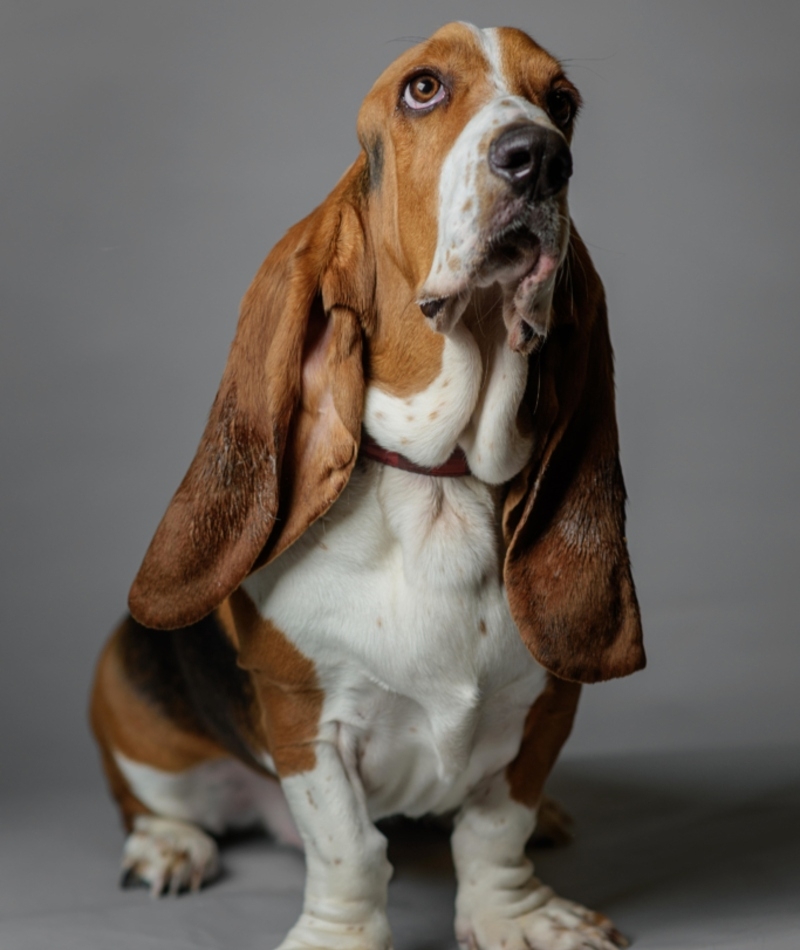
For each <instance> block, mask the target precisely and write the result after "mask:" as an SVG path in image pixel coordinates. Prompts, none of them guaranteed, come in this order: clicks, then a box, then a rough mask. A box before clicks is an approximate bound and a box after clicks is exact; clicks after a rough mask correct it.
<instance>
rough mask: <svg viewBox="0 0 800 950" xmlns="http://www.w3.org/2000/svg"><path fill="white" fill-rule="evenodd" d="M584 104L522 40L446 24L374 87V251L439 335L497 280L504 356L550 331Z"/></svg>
mask: <svg viewBox="0 0 800 950" xmlns="http://www.w3.org/2000/svg"><path fill="white" fill-rule="evenodd" d="M579 103H580V98H579V95H578V92H577V90H576V89H575V87H574V86H573V85H572V84H571V83H570V82H569V80H568V79H567V78H566V77H565V76H564V73H563V71H562V69H561V66H560V64H559V63H558V62H557V61H556V60H555V59H554V58H553V57H552V56H550V55H549V54H548V53H547V52H545V50H543V49H542V48H541V47H540V46H538V45H537V44H536V43H535V42H534V41H533V40H531V39H530V38H529V37H528V36H526V35H525V34H524V33H521V32H519V31H517V30H513V29H506V28H503V29H490V30H479V29H477V28H475V27H472V26H470V25H468V24H461V23H456V24H450V25H448V26H446V27H444V28H443V29H441V30H439V31H438V32H437V33H435V34H434V35H433V37H431V39H430V40H428V41H427V42H425V43H422V44H420V45H419V46H416V47H414V48H413V49H411V50H409V51H408V52H407V53H405V54H404V55H403V56H401V57H400V58H399V59H398V60H396V61H395V62H394V63H393V64H392V65H391V66H390V67H389V68H388V69H387V70H386V71H385V72H384V73H383V75H382V76H381V77H380V78H379V79H378V81H377V82H376V83H375V85H374V87H373V88H372V90H371V92H370V93H369V95H368V96H367V98H366V99H365V101H364V104H363V106H362V108H361V112H360V115H359V123H358V131H359V138H360V139H361V142H362V144H363V146H364V149H365V151H366V154H367V159H368V176H369V177H368V188H369V207H370V222H371V224H372V227H371V230H372V239H373V241H374V242H375V245H376V247H375V249H376V256H378V257H382V256H388V257H389V258H390V259H391V260H392V261H393V262H394V263H395V264H396V266H397V268H398V269H399V271H401V272H402V275H403V278H404V279H405V281H406V283H407V284H409V285H410V286H411V288H412V290H413V293H414V295H415V299H416V303H417V304H419V306H420V307H421V309H422V311H423V313H424V314H425V315H426V317H428V318H429V320H430V322H431V325H432V327H433V328H434V329H435V330H438V331H440V332H443V333H447V332H448V331H449V330H450V329H451V328H452V327H453V325H454V324H455V323H456V322H457V321H458V319H459V318H460V317H461V315H462V313H463V312H464V309H465V308H466V306H467V304H468V302H469V300H470V298H471V296H472V294H473V291H474V290H475V289H476V288H478V287H484V286H488V285H491V284H496V285H498V286H499V288H500V290H501V292H502V299H503V308H502V310H503V317H504V320H505V323H506V327H507V329H508V337H509V344H510V345H511V347H512V349H514V350H518V351H522V352H528V351H529V350H530V349H532V348H533V347H534V346H535V344H536V342H537V340H538V339H540V338H541V337H543V336H544V335H545V334H546V332H547V329H548V326H549V321H550V313H551V306H552V297H553V289H554V285H555V277H556V272H557V270H558V266H559V265H560V263H561V262H562V260H563V258H564V255H565V253H566V248H567V243H568V240H569V218H568V214H567V207H566V192H567V182H568V179H569V177H570V175H571V172H572V159H571V155H570V150H569V142H570V138H571V134H572V126H573V122H574V118H575V115H576V113H577V110H578V107H579Z"/></svg>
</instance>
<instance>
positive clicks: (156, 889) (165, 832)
mask: <svg viewBox="0 0 800 950" xmlns="http://www.w3.org/2000/svg"><path fill="white" fill-rule="evenodd" d="M218 873H219V855H218V852H217V845H216V842H215V841H214V840H213V839H212V838H210V837H209V836H208V835H207V834H206V833H205V832H204V831H201V830H200V829H199V828H198V827H196V826H195V825H190V824H187V823H186V822H183V821H176V820H173V819H171V818H154V817H152V816H150V815H139V816H138V817H137V818H136V820H135V821H134V825H133V831H132V833H131V834H130V835H128V839H127V840H126V842H125V847H124V849H123V851H122V877H121V880H120V884H121V885H122V887H128V886H129V885H131V884H137V883H139V884H145V885H147V887H149V888H150V894H151V895H152V896H153V897H161V896H162V895H163V894H179V893H181V891H187V890H188V891H199V890H200V888H201V887H202V886H203V884H205V883H206V882H207V881H210V880H211V879H212V878H214V877H216V876H217V874H218Z"/></svg>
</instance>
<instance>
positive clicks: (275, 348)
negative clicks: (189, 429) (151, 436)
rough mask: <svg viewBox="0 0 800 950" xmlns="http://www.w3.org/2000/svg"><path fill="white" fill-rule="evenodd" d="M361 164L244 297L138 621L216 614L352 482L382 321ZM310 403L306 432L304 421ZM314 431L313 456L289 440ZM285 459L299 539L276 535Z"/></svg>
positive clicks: (137, 602) (183, 620) (141, 592)
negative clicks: (308, 358) (367, 351)
mask: <svg viewBox="0 0 800 950" xmlns="http://www.w3.org/2000/svg"><path fill="white" fill-rule="evenodd" d="M363 167H364V157H363V156H362V157H361V159H360V160H359V161H358V162H356V163H355V164H354V165H353V166H352V167H351V168H350V170H349V172H348V173H347V174H346V175H345V176H344V178H343V179H342V181H340V183H339V185H338V186H337V187H336V189H334V191H333V192H332V194H331V195H330V197H329V198H328V200H327V201H326V202H325V203H324V204H323V205H321V206H320V207H319V208H318V209H317V210H316V211H315V212H313V213H312V214H311V215H309V217H308V218H306V219H305V220H304V221H301V222H300V223H299V224H297V225H295V226H294V227H293V228H292V229H291V230H290V231H289V232H288V234H287V235H286V236H285V237H284V238H283V239H282V240H281V241H279V242H278V244H277V245H276V247H275V248H274V249H273V251H272V252H271V253H270V255H269V256H268V257H267V259H266V261H265V262H264V264H263V265H262V267H261V269H260V270H259V272H258V274H257V275H256V277H255V279H254V280H253V283H252V285H251V286H250V289H249V290H248V292H247V294H246V295H245V298H244V301H243V303H242V312H241V317H240V319H239V325H238V327H237V330H236V337H235V339H234V341H233V345H232V346H231V352H230V356H229V358H228V363H227V366H226V368H225V373H224V375H223V378H222V383H221V384H220V388H219V392H218V393H217V398H216V400H215V402H214V406H213V407H212V410H211V415H210V418H209V421H208V425H207V426H206V430H205V432H204V434H203V438H202V440H201V443H200V447H199V448H198V450H197V454H196V456H195V458H194V460H193V462H192V464H191V465H190V467H189V471H188V472H187V474H186V477H185V478H184V480H183V482H182V483H181V485H180V487H179V488H178V491H177V492H176V493H175V496H174V497H173V499H172V501H171V503H170V505H169V507H168V509H167V512H166V514H165V515H164V518H163V519H162V521H161V524H160V525H159V527H158V529H157V530H156V533H155V537H154V538H153V540H152V542H151V544H150V547H149V549H148V551H147V553H146V555H145V558H144V561H143V563H142V566H141V568H140V570H139V573H138V575H137V577H136V580H135V581H134V583H133V586H132V588H131V593H130V597H129V605H130V609H131V613H132V614H133V615H134V617H136V618H137V619H138V620H139V621H140V622H141V623H143V624H144V625H145V626H148V627H155V628H160V629H174V628H177V627H184V626H189V625H190V624H192V623H195V622H196V621H197V620H199V619H200V618H201V617H203V616H205V615H206V614H208V613H209V612H210V611H211V610H212V609H213V608H214V607H216V606H217V605H218V604H219V603H221V602H222V600H224V598H225V597H226V596H227V595H228V594H229V593H230V592H231V591H232V590H233V589H235V588H236V587H237V586H238V585H239V584H240V583H241V581H242V580H243V579H244V577H245V576H246V575H247V573H248V572H249V571H250V570H251V569H252V567H253V565H254V563H255V562H256V560H257V558H258V556H259V554H260V552H261V551H262V549H263V548H264V546H265V544H266V543H267V541H268V540H271V544H272V549H273V552H275V553H277V552H278V551H280V550H282V549H283V548H285V547H286V546H288V544H290V543H291V541H292V540H294V538H295V537H297V536H298V535H299V534H300V533H301V532H302V531H303V530H304V529H305V527H306V526H307V525H308V523H310V521H312V520H313V519H314V518H316V517H318V516H319V515H320V514H321V513H322V512H323V511H324V510H325V508H326V507H328V506H330V505H331V504H332V503H333V501H334V500H335V499H336V497H337V496H338V493H339V492H340V491H341V490H342V488H343V487H344V485H345V483H346V482H347V478H348V476H349V472H350V470H351V469H352V466H353V465H354V464H355V459H356V453H357V448H358V439H359V435H360V418H361V412H362V403H363V391H364V388H363V371H362V363H361V332H362V328H363V329H364V330H366V331H369V330H371V328H372V325H373V322H374V320H373V314H372V309H373V303H372V296H371V294H372V277H373V273H374V267H373V265H372V264H371V261H370V258H369V249H368V246H367V243H366V240H365V235H364V231H363V228H362V226H361V218H360V213H361V212H360V208H359V203H360V201H361V200H362V196H361V190H360V179H361V176H362V174H363ZM315 308H316V309H315ZM320 308H321V311H322V314H323V316H322V323H323V324H324V322H325V320H327V319H330V320H331V321H332V325H333V333H332V335H331V336H330V344H331V345H330V346H329V347H328V348H326V350H325V352H324V353H322V354H316V351H315V352H314V355H315V356H316V355H319V356H320V360H319V362H320V367H321V368H320V373H319V374H318V375H321V376H322V377H324V380H323V383H322V384H321V385H320V380H319V379H315V380H314V381H313V385H312V387H311V390H312V391H308V389H307V388H306V382H307V381H306V380H305V379H304V368H303V361H304V356H305V355H307V354H308V352H309V349H308V346H307V345H306V334H307V332H309V331H310V333H311V336H312V339H313V335H314V333H316V332H317V331H318V329H319V323H320V321H319V320H318V319H314V318H312V312H313V313H317V312H318V311H319V310H320ZM311 349H312V350H314V345H313V343H312V345H311ZM323 395H327V396H330V397H331V398H332V406H333V411H331V412H328V413H326V414H325V415H324V417H323V416H321V415H320V414H319V413H317V412H316V408H317V406H318V404H319V401H320V398H322V396H323ZM301 404H302V408H301V409H300V414H301V415H303V412H305V421H304V420H303V419H299V420H298V418H297V413H298V407H299V406H300V405H301ZM309 420H313V421H314V424H309ZM309 428H310V429H311V430H313V433H312V441H313V443H314V444H315V445H316V447H317V451H315V452H311V453H309V452H308V446H307V445H306V444H305V442H304V444H302V445H299V446H298V445H297V444H294V443H293V442H292V438H293V436H292V433H293V432H294V433H295V434H297V433H299V438H300V439H302V440H305V441H307V440H308V438H309ZM295 441H296V439H295ZM285 456H288V457H289V459H290V468H291V479H290V480H288V481H289V484H290V485H291V486H293V487H294V488H295V489H296V488H297V486H302V488H301V491H302V494H301V496H300V499H299V503H298V504H293V505H292V512H293V519H294V520H293V522H292V525H291V531H289V533H288V535H287V530H286V528H287V526H286V522H285V519H284V518H283V517H281V519H280V523H279V531H278V535H276V537H274V538H271V534H272V531H273V526H274V525H275V521H276V516H278V514H279V506H281V493H282V492H285V490H286V485H287V480H286V479H284V480H281V470H282V467H283V465H284V459H285ZM306 463H307V464H306ZM304 502H306V503H307V504H305V505H304V504H303V503H304ZM282 508H283V510H284V511H285V509H286V504H285V503H284V504H283V506H282Z"/></svg>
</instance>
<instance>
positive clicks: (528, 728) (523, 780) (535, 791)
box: [506, 675, 581, 808]
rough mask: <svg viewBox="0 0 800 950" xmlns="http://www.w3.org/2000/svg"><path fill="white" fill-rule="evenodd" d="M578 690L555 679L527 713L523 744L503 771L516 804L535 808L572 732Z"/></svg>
mask: <svg viewBox="0 0 800 950" xmlns="http://www.w3.org/2000/svg"><path fill="white" fill-rule="evenodd" d="M580 693H581V687H580V684H578V683H569V682H566V681H565V680H560V679H558V678H557V677H555V676H552V675H551V676H549V677H548V678H547V685H546V686H545V688H544V690H543V691H542V692H541V693H540V694H539V696H538V697H537V698H536V701H535V702H534V704H533V705H532V706H531V708H530V710H529V711H528V715H527V717H526V719H525V727H524V730H523V734H522V742H521V744H520V748H519V752H518V753H517V755H516V757H515V759H514V760H513V762H511V764H510V765H509V766H508V767H507V768H506V778H507V779H508V785H509V793H510V795H511V797H512V798H513V799H514V801H515V802H519V803H520V804H521V805H527V807H528V808H535V807H536V806H537V805H538V804H539V801H540V800H541V797H542V790H543V789H544V783H545V781H546V780H547V776H548V775H549V774H550V770H551V769H552V767H553V765H554V764H555V761H556V759H557V758H558V753H559V752H560V751H561V747H562V746H563V745H564V743H565V742H566V741H567V739H568V737H569V734H570V732H571V731H572V723H573V720H574V719H575V712H576V710H577V708H578V699H579V698H580Z"/></svg>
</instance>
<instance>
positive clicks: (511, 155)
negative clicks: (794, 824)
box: [92, 24, 644, 950]
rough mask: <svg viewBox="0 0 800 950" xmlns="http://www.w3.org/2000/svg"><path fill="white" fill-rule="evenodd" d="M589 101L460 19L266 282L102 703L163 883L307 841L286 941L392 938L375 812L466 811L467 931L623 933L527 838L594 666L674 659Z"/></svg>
mask: <svg viewBox="0 0 800 950" xmlns="http://www.w3.org/2000/svg"><path fill="white" fill-rule="evenodd" d="M578 104H579V97H578V93H577V91H576V90H575V88H574V87H573V86H572V84H571V83H570V82H569V80H568V79H567V78H566V77H565V75H564V73H563V71H562V68H561V66H560V65H559V63H558V62H557V61H556V60H555V59H553V58H552V57H551V56H550V55H549V54H548V53H546V52H545V51H544V50H543V49H542V48H541V47H539V46H538V45H537V44H536V43H534V42H533V41H532V40H531V39H530V38H529V37H527V36H526V35H525V34H523V33H521V32H519V31H516V30H512V29H495V30H478V29H476V28H475V27H472V26H470V25H468V24H451V25H449V26H447V27H444V28H443V29H441V30H439V31H438V32H437V33H436V34H435V35H434V36H433V37H432V38H431V39H430V40H428V41H427V42H425V43H423V44H421V45H419V46H417V47H414V48H413V49H411V50H409V51H408V52H406V53H405V54H403V55H402V56H401V57H400V58H399V59H398V60H397V61H396V62H395V63H394V64H392V66H390V67H389V69H387V70H386V72H385V73H384V74H383V75H382V76H381V77H380V78H379V80H378V81H377V83H376V84H375V86H374V87H373V89H372V91H371V92H370V93H369V95H368V96H367V98H366V100H365V102H364V104H363V106H362V109H361V112H360V115H359V122H358V133H359V139H360V142H361V145H362V151H361V154H360V155H359V157H358V159H357V160H356V161H355V163H354V164H353V165H352V166H351V167H350V169H349V170H348V171H347V172H346V173H345V175H344V177H343V178H342V179H341V181H340V182H339V184H338V185H337V186H336V188H335V189H334V191H333V192H332V193H331V195H330V196H329V198H328V199H327V200H326V201H325V202H324V203H323V204H322V205H321V206H320V207H319V208H317V209H316V211H314V212H313V213H312V214H311V215H309V217H307V218H306V219H304V220H303V221H301V222H300V223H299V224H297V225H295V226H294V227H293V228H292V229H291V230H290V231H289V232H288V234H287V235H286V236H285V237H284V238H283V240H281V241H280V242H279V243H278V245H277V246H276V247H275V249H274V250H273V251H272V252H271V254H270V255H269V256H268V258H267V260H266V261H265V262H264V264H263V266H262V268H261V270H260V271H259V273H258V274H257V275H256V278H255V280H254V281H253V284H252V286H251V287H250V289H249V291H248V292H247V295H246V296H245V298H244V301H243V304H242V311H241V318H240V321H239V325H238V329H237V332H236V337H235V339H234V342H233V346H232V348H231V352H230V357H229V360H228V364H227V367H226V369H225V373H224V376H223V379H222V383H221V385H220V389H219V393H218V395H217V398H216V401H215V403H214V406H213V408H212V410H211V415H210V418H209V421H208V425H207V427H206V430H205V433H204V435H203V438H202V441H201V443H200V447H199V449H198V451H197V455H196V456H195V458H194V460H193V462H192V464H191V466H190V468H189V471H188V473H187V475H186V477H185V478H184V480H183V482H182V483H181V485H180V487H179V489H178V491H177V492H176V494H175V496H174V498H173V500H172V502H171V503H170V506H169V508H168V509H167V512H166V514H165V516H164V518H163V520H162V522H161V524H160V525H159V527H158V530H157V531H156V534H155V537H154V538H153V541H152V543H151V545H150V548H149V550H148V552H147V554H146V556H145V559H144V562H143V564H142V567H141V569H140V571H139V574H138V576H137V578H136V580H135V582H134V585H133V588H132V590H131V595H130V601H129V604H130V610H131V614H132V617H131V618H128V619H127V620H126V621H125V622H124V623H123V624H122V625H121V627H120V628H119V629H118V630H117V632H116V634H115V635H114V637H113V638H112V640H111V641H110V643H109V644H108V646H107V648H106V650H105V651H104V653H103V656H102V658H101V661H100V664H99V667H98V673H97V679H96V686H95V692H94V697H93V704H92V721H93V726H94V729H95V733H96V735H97V738H98V741H99V743H100V746H101V750H102V756H103V761H104V765H105V768H106V771H107V775H108V778H109V782H110V785H111V788H112V791H113V794H114V795H115V797H116V799H117V801H118V803H119V805H120V808H121V810H122V814H123V818H124V821H125V824H126V826H127V828H128V831H129V832H130V835H129V838H128V840H127V842H126V847H125V855H124V865H125V868H126V870H127V871H128V872H129V873H130V874H131V875H135V876H138V877H140V878H142V879H144V880H145V881H146V882H148V883H149V884H150V885H151V887H152V889H153V890H154V892H156V893H160V892H161V891H163V890H168V889H172V890H177V889H180V888H183V887H187V886H189V887H197V886H199V885H200V884H201V883H202V882H203V881H204V880H206V879H209V878H211V877H212V876H213V874H214V873H215V871H216V867H217V856H216V846H215V844H214V842H213V840H212V839H211V838H210V837H209V836H208V835H207V834H206V833H205V832H204V831H202V830H201V828H203V829H206V831H210V832H212V833H214V832H220V831H222V830H223V829H225V828H226V827H230V826H231V825H237V824H240V825H241V824H247V823H250V822H252V821H254V820H260V821H262V822H264V823H265V824H266V825H267V827H269V828H270V829H271V830H272V831H273V832H274V833H275V834H276V835H277V836H278V837H280V838H281V839H282V840H288V841H295V842H296V843H302V846H303V847H304V848H305V851H306V859H307V865H308V880H307V887H306V895H305V903H304V909H303V914H302V916H301V918H300V920H299V921H298V923H297V925H296V926H295V927H294V928H293V929H292V931H291V932H290V934H289V935H288V936H287V938H286V940H285V942H284V944H283V947H285V948H300V947H312V946H313V947H331V948H347V950H349V948H356V947H359V948H363V947H370V948H384V947H387V946H389V945H390V935H389V929H388V924H387V920H386V913H385V908H386V885H387V883H388V880H389V877H390V874H391V868H390V867H389V864H388V862H387V860H386V853H385V840H384V838H383V836H382V835H381V833H380V832H379V831H378V830H377V829H376V827H375V825H374V822H375V821H376V820H377V819H379V818H381V817H384V816H387V815H392V814H405V815H411V816H417V815H423V814H429V813H434V814H445V813H454V814H455V830H454V833H453V853H454V858H455V864H456V871H457V874H458V878H459V890H458V898H457V906H456V933H457V937H458V940H459V942H460V943H461V944H462V945H464V946H469V947H474V948H482V950H489V948H492V950H499V948H500V947H503V948H505V950H522V948H524V947H528V946H530V947H542V948H567V950H569V948H573V947H595V948H601V950H608V948H610V947H612V946H614V945H618V944H619V942H620V938H619V936H618V934H616V932H615V931H614V930H613V928H611V925H610V924H609V923H608V921H607V920H606V919H605V918H602V917H600V916H599V915H596V914H592V913H591V912H589V911H587V910H585V909H584V908H582V907H580V906H578V905H576V904H572V903H570V902H568V901H563V900H561V899H560V898H557V897H555V896H554V895H553V893H552V891H551V890H550V889H549V888H547V887H545V886H543V885H542V884H541V883H540V882H539V881H538V880H537V879H536V878H535V877H534V876H533V871H532V867H531V865H530V863H529V862H528V860H527V859H526V857H525V852H524V846H525V842H526V840H527V839H528V838H529V837H530V835H531V833H532V831H533V829H534V826H535V824H536V814H537V807H538V805H539V803H540V800H541V795H542V789H543V785H544V782H545V779H546V778H547V774H548V772H549V770H550V768H551V766H552V764H553V762H554V761H555V759H556V757H557V755H558V752H559V750H560V748H561V745H562V744H563V742H564V740H565V739H566V737H567V735H568V734H569V731H570V728H571V725H572V719H573V715H574V712H575V708H576V705H577V701H578V695H579V692H580V684H581V683H583V682H595V681H598V680H604V679H608V678H611V677H616V676H623V675H626V674H628V673H631V672H633V671H634V670H636V669H639V668H640V667H641V666H643V664H644V654H643V651H642V645H641V628H640V621H639V613H638V607H637V604H636V596H635V593H634V588H633V582H632V579H631V574H630V566H629V561H628V554H627V549H626V542H625V537H624V499H625V491H624V486H623V481H622V475H621V471H620V466H619V460H618V440H617V429H616V421H615V410H614V391H613V371H612V356H611V346H610V342H609V337H608V326H607V319H606V311H605V303H604V297H603V290H602V285H601V283H600V281H599V278H598V277H597V275H596V273H595V270H594V268H593V266H592V263H591V260H590V258H589V256H588V253H587V251H586V248H585V247H584V245H583V243H582V242H581V240H580V238H579V237H578V235H577V233H576V231H575V229H574V227H572V225H571V223H570V220H569V216H568V212H567V200H566V192H567V188H566V184H567V180H568V178H569V176H570V174H571V156H570V152H569V143H570V140H571V134H572V124H573V120H574V115H575V112H576V111H577V108H578ZM362 434H363V435H365V436H367V437H368V438H369V440H370V441H371V443H372V444H375V443H376V444H377V445H379V446H382V447H383V448H384V449H386V450H390V451H392V452H395V453H400V454H401V455H402V456H404V457H405V459H407V460H409V463H410V464H409V465H407V466H406V468H405V469H401V468H396V467H390V466H388V465H385V464H382V463H381V462H380V461H376V460H375V459H374V457H372V456H374V453H369V454H367V453H365V452H360V451H359V447H360V444H361V441H362ZM454 455H455V456H458V457H463V458H465V459H466V462H467V463H468V467H469V473H468V474H464V475H462V476H461V477H447V476H444V475H443V474H437V471H440V469H438V467H439V466H442V465H445V464H446V463H447V462H448V459H452V458H453V457H454ZM415 467H417V468H419V469H422V470H426V469H427V470H428V472H427V473H420V472H419V471H414V470H413V469H414V468H415ZM409 468H410V469H412V470H408V469H409ZM275 778H277V779H279V783H278V782H276V781H275Z"/></svg>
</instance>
